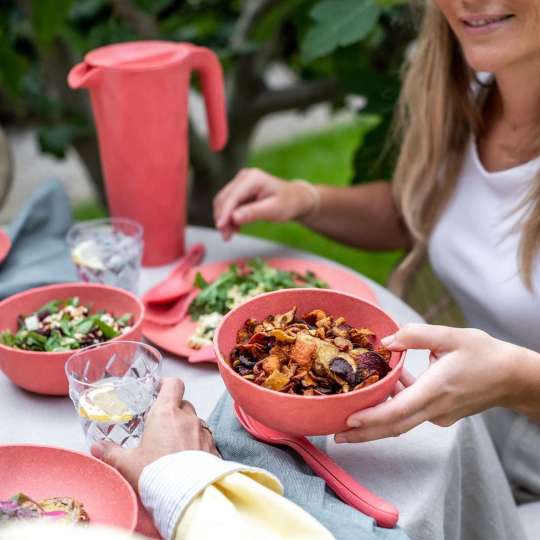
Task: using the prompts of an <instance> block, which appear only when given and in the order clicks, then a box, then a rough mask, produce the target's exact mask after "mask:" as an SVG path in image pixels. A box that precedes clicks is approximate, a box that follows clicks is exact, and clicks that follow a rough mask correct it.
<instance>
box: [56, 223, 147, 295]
mask: <svg viewBox="0 0 540 540" xmlns="http://www.w3.org/2000/svg"><path fill="white" fill-rule="evenodd" d="M66 240H67V243H68V244H69V247H70V249H71V258H72V259H73V263H74V264H75V267H76V269H77V274H78V276H79V279H80V280H81V281H86V282H90V283H105V284H107V285H112V286H113V287H121V288H122V289H126V290H128V291H130V292H133V293H136V292H137V285H138V281H139V274H140V270H141V258H142V252H143V227H142V225H140V224H139V223H137V222H136V221H133V220H131V219H124V218H110V219H95V220H92V221H83V222H81V223H76V224H75V225H73V226H72V227H71V228H70V230H69V231H68V234H67V237H66Z"/></svg>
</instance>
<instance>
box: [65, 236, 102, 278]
mask: <svg viewBox="0 0 540 540" xmlns="http://www.w3.org/2000/svg"><path fill="white" fill-rule="evenodd" d="M71 258H72V259H73V262H74V263H75V264H76V265H78V266H85V267H87V268H90V269H92V270H101V271H103V270H105V265H104V264H103V261H102V260H101V250H100V247H99V245H98V244H96V243H95V242H94V241H92V240H85V241H84V242H81V243H80V244H77V245H76V246H75V247H74V248H73V249H72V250H71Z"/></svg>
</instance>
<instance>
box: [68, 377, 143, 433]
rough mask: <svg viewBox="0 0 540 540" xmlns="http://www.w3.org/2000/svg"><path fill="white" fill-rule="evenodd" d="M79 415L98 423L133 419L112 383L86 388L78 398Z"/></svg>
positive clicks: (116, 422)
mask: <svg viewBox="0 0 540 540" xmlns="http://www.w3.org/2000/svg"><path fill="white" fill-rule="evenodd" d="M78 412H79V416H81V417H82V418H85V419H86V420H90V421H91V422H99V423H100V424H119V423H123V422H129V421H131V420H132V419H133V414H132V413H131V411H130V409H129V407H128V406H127V405H126V404H125V403H124V402H123V401H122V400H121V399H120V398H119V397H118V394H117V393H116V391H115V388H114V385H112V384H103V385H102V386H98V387H97V388H92V389H90V390H87V391H86V392H85V393H84V394H82V396H81V398H80V400H79V411H78Z"/></svg>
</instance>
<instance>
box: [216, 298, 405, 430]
mask: <svg viewBox="0 0 540 540" xmlns="http://www.w3.org/2000/svg"><path fill="white" fill-rule="evenodd" d="M293 306H296V307H297V309H298V313H301V314H303V313H307V312H309V311H312V310H314V309H322V310H323V311H325V312H327V313H329V314H331V315H333V316H334V317H345V319H346V321H347V323H348V324H350V325H352V326H355V327H367V328H370V329H371V330H372V331H373V332H375V334H376V336H377V340H378V341H380V339H381V338H382V337H384V336H387V335H389V334H393V333H395V332H396V331H397V330H398V328H399V326H398V324H397V323H396V322H395V321H394V320H393V319H392V318H391V317H390V316H389V315H388V314H387V313H385V312H384V311H383V310H382V309H381V308H379V307H377V306H376V305H375V304H373V303H371V302H368V301H367V300H363V299H362V298H359V297H356V296H353V295H350V294H345V293H341V292H338V291H334V290H329V289H285V290H281V291H275V292H271V293H267V294H262V295H259V296H256V297H255V298H252V299H250V300H247V301H246V302H244V303H242V304H241V305H240V306H238V307H236V308H235V309H233V310H231V311H230V312H229V313H228V314H227V315H226V316H225V317H224V319H223V320H222V322H221V324H220V325H219V326H218V328H217V331H216V333H215V337H214V349H215V352H216V356H217V359H218V366H219V371H220V373H221V376H222V378H223V381H224V382H225V386H226V387H227V389H228V391H229V393H230V394H231V396H232V398H233V400H234V401H235V402H236V403H237V405H239V406H240V407H241V408H242V409H243V410H244V411H245V412H246V413H247V414H248V415H249V416H251V417H253V418H255V419H256V420H258V421H259V422H261V423H263V424H265V425H266V426H268V427H270V428H274V429H276V430H279V431H282V432H285V433H291V434H295V435H330V434H333V433H339V432H342V431H346V430H347V429H349V427H348V426H347V422H346V421H347V418H348V417H349V416H350V415H351V414H352V413H354V412H357V411H359V410H361V409H365V408H367V407H372V406H374V405H377V404H378V403H381V402H382V401H384V400H385V399H386V398H387V397H388V396H389V395H390V394H391V393H392V391H393V390H394V388H395V386H396V384H397V382H398V380H399V378H400V376H401V372H402V369H403V362H404V353H403V352H393V353H392V357H391V359H390V367H391V368H392V369H391V371H390V372H389V373H388V375H386V377H384V378H383V379H381V380H379V381H378V382H376V383H374V384H372V385H369V386H366V387H364V388H361V389H359V390H354V391H352V392H348V393H343V394H335V395H326V396H300V395H296V394H286V393H281V392H276V391H274V390H270V389H268V388H264V387H263V386H259V385H257V384H254V383H253V382H252V381H249V380H246V379H244V378H243V377H241V376H240V375H239V374H238V373H236V372H235V371H234V370H233V369H232V368H231V366H230V365H229V363H228V357H229V354H230V352H231V350H232V349H233V347H234V346H235V343H236V335H237V332H238V330H239V329H240V328H241V327H242V326H243V325H244V323H245V321H246V320H247V319H257V320H262V319H265V318H266V317H267V316H268V315H270V314H277V313H284V312H286V311H289V310H290V309H291V308H292V307H293Z"/></svg>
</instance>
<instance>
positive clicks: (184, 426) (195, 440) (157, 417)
mask: <svg viewBox="0 0 540 540" xmlns="http://www.w3.org/2000/svg"><path fill="white" fill-rule="evenodd" d="M183 396H184V383H183V382H182V381H181V380H180V379H163V381H162V383H161V390H160V392H159V395H158V397H157V398H156V401H155V402H154V405H153V406H152V408H151V409H150V411H149V413H148V416H147V418H146V422H145V425H144V433H143V436H142V439H141V444H140V445H139V446H138V447H137V448H134V449H131V450H126V449H123V448H121V447H120V446H117V445H115V444H112V443H96V444H94V445H93V446H92V454H93V455H94V456H95V457H97V458H99V459H102V460H103V461H105V462H106V463H108V464H109V465H112V466H113V467H114V468H115V469H118V471H119V472H120V473H121V474H122V475H123V476H124V477H125V478H126V479H127V480H128V481H129V483H130V484H131V485H132V486H133V487H134V488H135V489H137V485H138V482H139V477H140V476H141V473H142V471H143V469H144V468H145V467H146V465H149V464H150V463H152V462H153V461H156V460H157V459H159V458H160V457H163V456H166V455H168V454H174V453H176V452H182V451H183V450H202V451H204V452H211V453H213V454H216V455H218V452H217V450H216V446H215V444H214V440H213V438H212V434H211V432H210V430H209V429H207V428H206V427H205V425H206V424H204V423H202V422H201V420H199V418H198V417H197V415H196V413H195V409H194V408H193V405H191V403H189V402H188V401H183V400H182V398H183Z"/></svg>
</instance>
